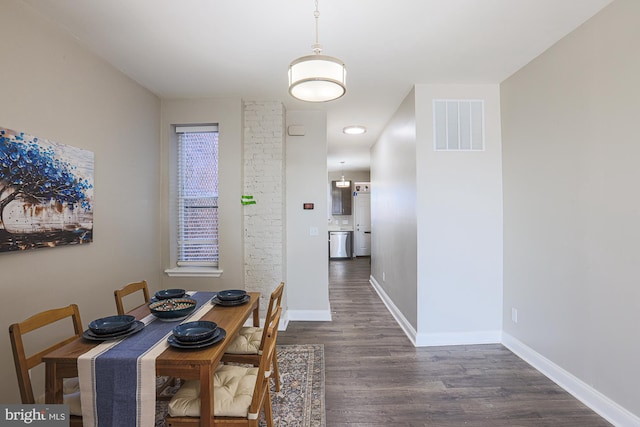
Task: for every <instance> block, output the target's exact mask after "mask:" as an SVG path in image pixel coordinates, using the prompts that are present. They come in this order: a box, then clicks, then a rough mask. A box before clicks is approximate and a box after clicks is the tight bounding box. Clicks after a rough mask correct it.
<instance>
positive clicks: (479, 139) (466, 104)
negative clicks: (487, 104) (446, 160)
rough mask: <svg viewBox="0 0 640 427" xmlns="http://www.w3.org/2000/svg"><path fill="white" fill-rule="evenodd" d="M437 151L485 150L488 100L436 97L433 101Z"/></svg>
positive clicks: (435, 147)
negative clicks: (485, 116)
mask: <svg viewBox="0 0 640 427" xmlns="http://www.w3.org/2000/svg"><path fill="white" fill-rule="evenodd" d="M433 124H434V126H433V129H434V132H433V133H434V135H433V140H434V149H435V150H436V151H482V150H484V101H483V100H452V99H435V100H434V101H433Z"/></svg>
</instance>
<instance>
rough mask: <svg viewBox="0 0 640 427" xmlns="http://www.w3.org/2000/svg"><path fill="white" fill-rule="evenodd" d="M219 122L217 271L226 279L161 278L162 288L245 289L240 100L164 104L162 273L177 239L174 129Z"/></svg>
mask: <svg viewBox="0 0 640 427" xmlns="http://www.w3.org/2000/svg"><path fill="white" fill-rule="evenodd" d="M208 123H218V125H219V127H218V130H219V138H218V144H219V162H218V174H219V177H218V181H219V187H218V188H219V197H218V203H219V206H220V207H219V209H218V227H219V237H218V238H219V245H220V248H219V250H220V260H219V267H220V269H222V270H223V273H222V276H221V277H219V278H213V277H204V278H203V277H169V276H167V275H163V280H162V286H163V287H164V288H183V289H210V290H222V289H244V287H245V284H244V247H243V237H244V231H243V221H242V219H243V211H242V205H241V204H240V198H241V196H242V189H243V168H242V165H243V161H242V151H243V146H242V138H243V126H244V123H243V117H242V100H240V99H239V98H228V99H211V98H204V99H172V100H163V101H162V125H161V135H162V148H161V150H162V151H161V152H162V175H161V179H162V196H163V202H162V207H161V214H162V264H161V267H162V269H163V270H164V269H166V268H171V267H173V266H172V265H171V264H170V240H171V238H175V236H174V233H172V230H171V227H170V224H169V209H170V208H171V206H170V187H169V182H170V168H169V165H170V162H171V160H172V157H175V154H176V153H175V150H172V149H171V140H172V138H174V136H173V135H174V131H173V129H172V125H179V124H208Z"/></svg>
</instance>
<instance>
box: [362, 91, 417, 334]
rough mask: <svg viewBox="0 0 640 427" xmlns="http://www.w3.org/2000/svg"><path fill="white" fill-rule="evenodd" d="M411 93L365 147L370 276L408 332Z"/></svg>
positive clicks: (412, 297)
mask: <svg viewBox="0 0 640 427" xmlns="http://www.w3.org/2000/svg"><path fill="white" fill-rule="evenodd" d="M415 102H416V100H415V93H414V91H413V90H412V91H411V92H410V93H409V94H408V95H407V97H406V98H405V99H404V101H403V102H402V104H401V105H400V107H399V108H398V110H397V111H396V113H395V114H394V116H393V117H392V118H391V120H390V121H389V123H388V124H387V125H386V127H385V129H384V131H383V132H382V135H381V136H380V138H379V139H378V141H377V142H376V143H375V144H374V145H373V147H372V148H371V277H372V281H373V282H374V283H376V284H377V286H378V287H379V288H381V292H383V293H384V294H386V297H387V298H388V299H389V300H390V301H389V303H390V304H392V307H393V306H395V308H396V309H397V310H398V311H399V313H400V316H402V317H404V319H403V320H404V321H406V322H407V323H408V324H409V326H407V327H408V328H409V329H413V333H415V330H416V328H417V326H418V325H417V321H418V313H417V311H418V306H417V304H416V301H417V295H418V290H417V283H418V279H417V259H418V257H417V234H418V218H417V216H416V201H417V199H416V198H417V187H416V184H417V182H416V117H415Z"/></svg>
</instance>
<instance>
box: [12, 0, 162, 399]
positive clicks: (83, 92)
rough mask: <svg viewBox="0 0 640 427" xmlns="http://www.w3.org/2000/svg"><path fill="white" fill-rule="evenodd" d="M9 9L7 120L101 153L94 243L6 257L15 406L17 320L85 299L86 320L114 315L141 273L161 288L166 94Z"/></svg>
mask: <svg viewBox="0 0 640 427" xmlns="http://www.w3.org/2000/svg"><path fill="white" fill-rule="evenodd" d="M0 16H2V25H0V55H2V58H4V60H3V66H2V67H0V93H1V94H2V102H0V120H1V121H0V126H2V127H6V128H10V129H14V130H19V131H24V132H26V133H29V134H32V135H34V136H38V137H40V138H45V139H49V140H52V141H56V142H59V143H63V144H67V145H72V146H74V147H79V148H82V149H85V150H90V151H93V152H94V154H95V175H94V178H95V181H94V185H95V193H94V194H95V203H94V241H93V243H90V244H88V245H82V246H64V247H57V248H52V249H35V250H30V251H27V252H21V253H1V254H0V271H1V272H2V273H1V275H0V277H1V278H0V284H1V285H0V288H1V289H3V290H4V291H6V290H8V289H11V292H10V294H9V298H8V299H7V300H5V303H4V304H3V308H2V310H1V311H0V329H1V330H2V337H1V338H0V340H1V341H2V352H1V353H0V384H3V387H2V388H0V402H4V403H9V402H19V401H20V396H19V393H18V385H17V380H16V375H15V369H14V365H13V358H12V354H11V350H10V348H11V347H10V343H9V334H8V327H9V324H11V323H14V322H19V321H22V320H24V319H26V318H27V317H29V316H31V315H32V314H34V313H36V312H38V311H42V310H46V309H49V308H55V307H62V306H66V305H68V304H70V303H77V304H78V305H79V307H80V313H81V317H82V321H83V322H84V325H86V324H87V323H88V322H89V321H91V320H92V319H95V318H97V317H101V316H106V315H111V314H115V311H116V307H115V303H114V300H113V291H114V289H116V288H119V287H121V286H123V285H124V284H126V283H128V282H131V281H137V280H141V279H146V280H147V281H148V282H149V285H150V286H151V287H152V288H155V289H159V288H160V281H161V270H160V262H159V260H160V238H159V236H160V220H159V209H158V207H159V199H160V187H159V184H160V182H159V180H158V179H157V177H158V176H159V165H160V159H159V142H158V141H159V139H160V137H159V129H160V101H159V100H158V99H157V98H156V97H155V96H154V95H153V94H151V93H150V92H148V91H146V90H144V89H142V88H141V87H140V86H138V85H137V84H136V83H134V82H133V81H131V80H130V79H128V78H126V77H124V76H123V75H122V74H121V73H120V72H118V71H116V70H115V69H113V68H112V67H110V66H108V65H107V64H106V63H105V62H104V61H103V60H101V59H99V58H97V57H95V56H94V55H93V54H91V53H89V52H87V50H86V49H85V48H84V47H82V46H80V45H78V43H77V42H76V41H75V40H74V39H72V38H71V37H69V36H67V35H66V34H64V33H62V32H61V31H60V30H59V29H57V28H53V27H52V26H51V24H50V23H49V21H47V20H45V19H43V18H42V17H41V16H40V15H39V14H37V13H34V12H33V11H32V10H31V8H30V7H29V6H27V5H26V4H25V3H24V2H21V1H17V0H3V1H2V2H0ZM52 335H54V334H52ZM52 338H53V337H52ZM40 378H42V379H43V378H44V372H42V376H40Z"/></svg>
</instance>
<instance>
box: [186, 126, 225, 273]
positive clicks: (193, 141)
mask: <svg viewBox="0 0 640 427" xmlns="http://www.w3.org/2000/svg"><path fill="white" fill-rule="evenodd" d="M176 133H177V134H178V182H177V184H178V186H177V187H178V188H177V192H178V194H177V202H178V215H177V220H178V224H177V230H178V236H177V251H178V253H177V265H178V266H207V267H217V266H218V255H219V253H218V127H217V126H215V125H211V126H178V127H176Z"/></svg>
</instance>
